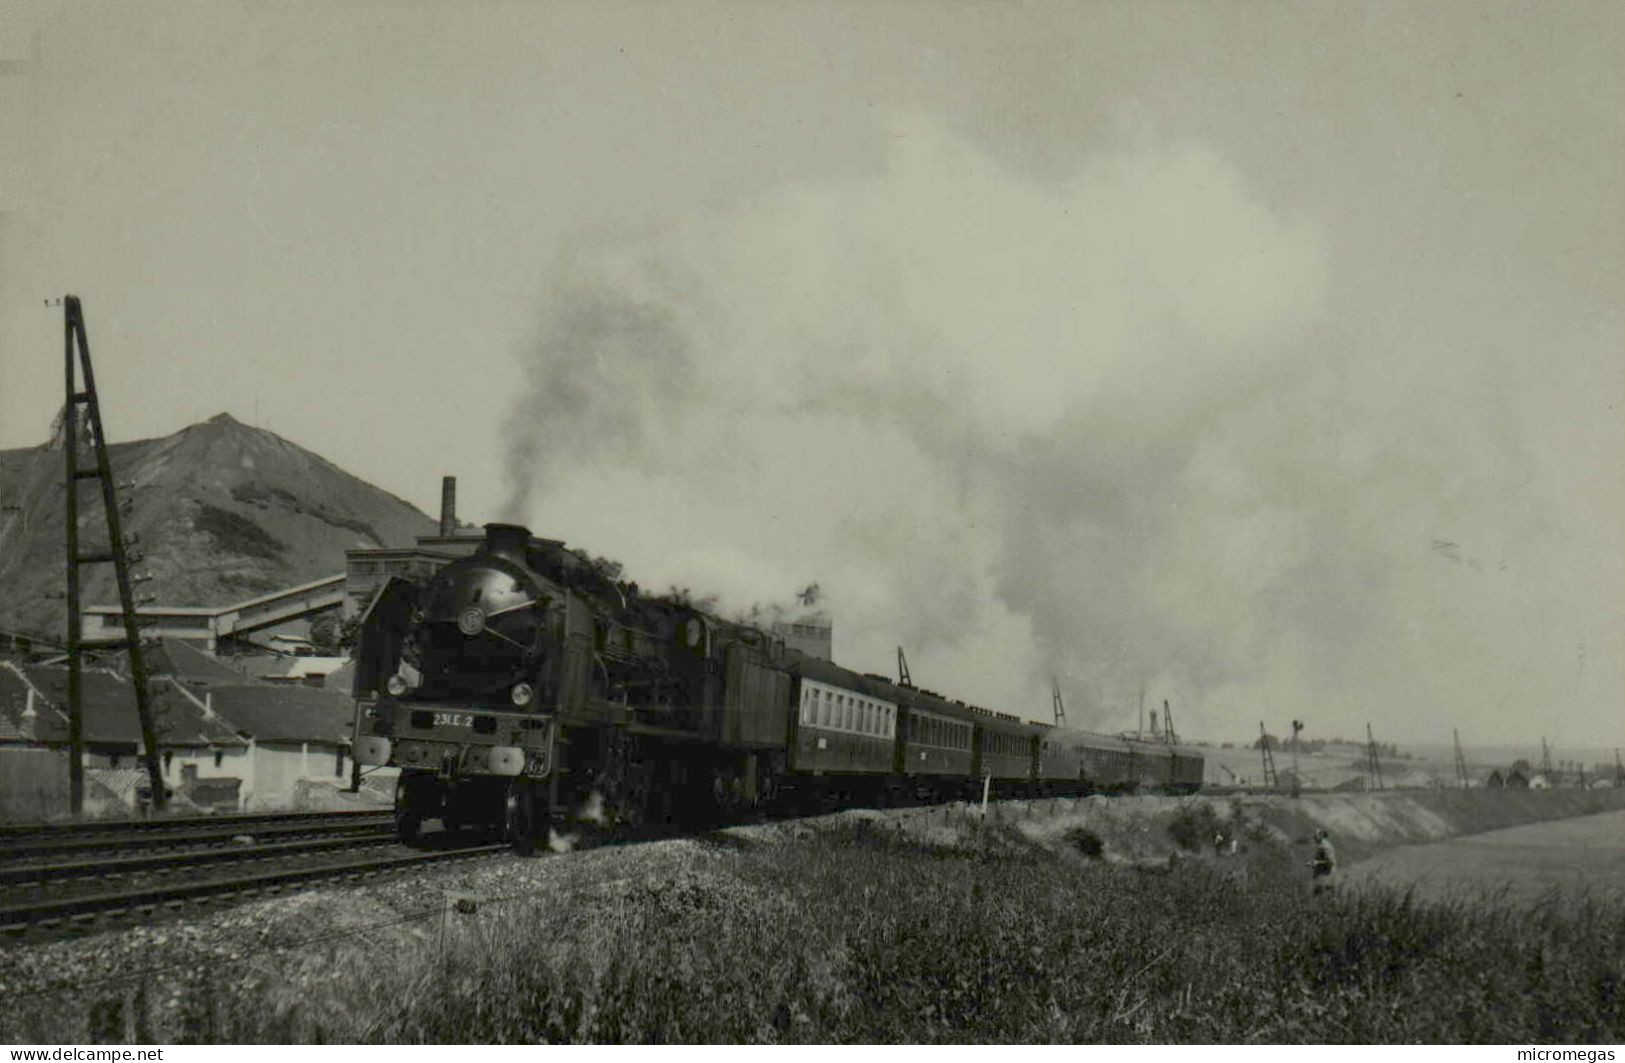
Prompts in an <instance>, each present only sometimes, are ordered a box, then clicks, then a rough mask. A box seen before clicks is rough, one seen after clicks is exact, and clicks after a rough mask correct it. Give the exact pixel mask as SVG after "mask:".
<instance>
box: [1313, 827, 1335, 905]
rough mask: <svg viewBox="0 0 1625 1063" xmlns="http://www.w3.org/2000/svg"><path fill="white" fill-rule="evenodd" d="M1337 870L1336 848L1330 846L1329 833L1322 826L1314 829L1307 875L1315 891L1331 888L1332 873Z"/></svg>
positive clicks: (1322, 891)
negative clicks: (1312, 851) (1313, 840)
mask: <svg viewBox="0 0 1625 1063" xmlns="http://www.w3.org/2000/svg"><path fill="white" fill-rule="evenodd" d="M1336 870H1337V850H1336V849H1334V848H1332V839H1331V835H1329V834H1327V833H1326V830H1325V828H1324V827H1322V828H1320V829H1318V830H1316V831H1315V855H1314V856H1313V857H1312V858H1311V859H1310V860H1309V877H1310V881H1311V882H1312V884H1313V887H1312V888H1313V889H1314V891H1315V892H1316V893H1326V892H1328V891H1329V890H1331V888H1332V875H1333V873H1334V872H1335V871H1336Z"/></svg>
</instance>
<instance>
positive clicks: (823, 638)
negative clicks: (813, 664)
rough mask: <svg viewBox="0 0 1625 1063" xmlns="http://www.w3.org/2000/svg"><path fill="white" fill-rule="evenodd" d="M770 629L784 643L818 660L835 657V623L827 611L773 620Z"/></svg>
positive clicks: (827, 659) (828, 659)
mask: <svg viewBox="0 0 1625 1063" xmlns="http://www.w3.org/2000/svg"><path fill="white" fill-rule="evenodd" d="M770 630H771V631H772V632H773V634H775V635H777V636H779V637H780V638H782V639H784V644H785V645H786V646H788V647H790V648H791V649H793V650H800V651H801V652H802V653H805V654H806V655H807V656H809V657H817V658H819V659H820V660H825V661H830V660H834V659H835V651H834V643H835V624H834V622H833V621H832V620H831V619H830V617H829V614H828V613H824V612H821V611H820V612H814V613H808V614H806V615H804V616H798V617H795V618H793V619H784V620H774V621H773V622H772V624H771V625H770Z"/></svg>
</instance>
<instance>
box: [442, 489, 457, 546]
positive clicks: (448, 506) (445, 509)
mask: <svg viewBox="0 0 1625 1063" xmlns="http://www.w3.org/2000/svg"><path fill="white" fill-rule="evenodd" d="M456 534H457V477H455V476H442V477H441V478H440V537H441V538H442V539H449V538H451V537H452V536H453V535H456Z"/></svg>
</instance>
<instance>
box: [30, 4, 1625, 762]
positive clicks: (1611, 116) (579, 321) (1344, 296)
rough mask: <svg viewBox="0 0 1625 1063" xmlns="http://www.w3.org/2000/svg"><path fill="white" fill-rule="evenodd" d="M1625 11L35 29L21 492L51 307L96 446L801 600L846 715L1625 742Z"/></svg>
mask: <svg viewBox="0 0 1625 1063" xmlns="http://www.w3.org/2000/svg"><path fill="white" fill-rule="evenodd" d="M1622 12H1625V8H1621V7H1620V5H1618V4H1617V3H1613V2H1599V3H1585V4H1581V3H1551V2H1542V3H1530V4H1494V3H1483V2H1473V3H1463V4H1452V3H1429V4H1415V3H1408V2H1407V3H1401V4H1351V3H1347V2H1336V3H1325V4H1321V3H1301V4H1288V3H1263V2H1253V3H1210V4H1197V3H1185V2H1181V3H1157V2H1134V3H1127V2H1124V3H1112V4H1106V3H1099V4H1088V3H1075V2H1068V3H1060V4H1054V5H1041V4H992V3H985V4H983V3H880V4H876V3H865V4H857V5H842V4H832V3H813V2H806V3H776V4H761V3H739V4H714V5H705V4H603V3H592V4H565V3H554V4H496V3H491V4H460V5H448V4H427V3H424V4H406V3H400V4H377V5H374V4H365V3H351V4H343V5H333V4H330V3H326V2H324V3H319V4H309V5H298V4H277V5H270V4H260V5H253V6H235V5H231V4H226V3H218V2H211V3H206V4H196V5H190V4H188V5H179V4H176V5H168V4H109V5H91V4H77V3H76V4H64V5H60V6H57V5H50V4H46V5H30V4H23V5H21V6H20V7H19V6H18V5H16V4H12V5H10V6H9V7H7V8H6V14H4V15H3V16H0V60H4V63H3V65H0V206H3V207H4V210H5V213H3V214H0V446H23V445H30V444H34V443H38V442H40V441H42V440H43V438H44V436H45V434H46V431H47V428H48V425H49V424H50V421H51V418H52V416H53V415H54V413H55V411H56V409H57V407H58V406H59V405H60V402H61V398H62V396H61V386H62V385H61V375H60V366H61V363H60V352H61V314H60V310H56V309H51V308H47V307H46V306H45V305H44V302H45V300H46V299H47V298H51V297H55V296H58V295H60V294H62V293H63V292H66V291H71V292H74V293H76V294H78V295H80V296H81V297H83V299H84V300H85V309H86V314H87V318H88V321H89V326H90V337H91V346H92V351H93V353H94V355H95V358H96V365H97V371H98V384H99V387H100V391H101V396H102V399H103V403H104V410H105V411H106V422H107V425H108V428H109V431H110V433H111V434H112V435H113V436H114V438H115V439H128V438H137V437H143V436H151V435H158V434H164V433H168V432H172V431H174V430H176V429H178V428H180V427H182V426H184V425H186V424H188V423H191V422H193V421H196V420H199V419H202V418H205V417H208V416H210V415H212V414H214V413H217V412H219V411H221V410H227V411H230V412H231V413H232V414H233V415H234V416H236V417H237V418H239V419H240V420H243V421H245V422H255V423H258V424H260V425H261V426H263V427H268V428H270V429H272V430H273V431H276V432H277V433H279V434H281V435H283V436H285V437H287V438H289V439H291V440H293V441H294V442H297V443H300V444H302V445H304V446H306V447H309V448H311V449H313V450H316V451H318V452H320V453H321V454H323V455H325V456H327V457H329V458H331V459H333V460H334V461H336V462H338V463H339V464H340V465H342V466H343V467H345V468H347V469H349V470H350V471H352V472H354V473H356V474H357V475H360V476H362V477H364V478H366V479H368V480H371V481H372V482H374V483H377V484H379V485H380V486H382V487H384V488H386V489H388V490H391V491H393V492H395V493H397V494H399V495H401V496H403V497H405V498H408V499H410V500H412V501H413V502H415V503H417V504H418V505H419V506H421V507H423V508H424V509H425V510H426V511H430V512H433V510H434V508H435V505H436V503H437V495H438V486H439V477H440V475H441V474H443V473H455V474H456V475H457V476H458V477H459V479H460V496H461V508H462V511H463V515H464V516H465V517H468V518H471V519H476V520H483V519H494V518H499V517H506V518H512V519H520V520H523V521H525V522H527V523H529V524H531V525H532V527H533V528H534V529H535V530H536V531H537V532H539V533H543V534H548V535H553V536H558V537H562V538H565V539H567V540H569V541H571V542H572V543H575V544H577V545H581V546H584V547H586V548H588V549H590V550H592V551H594V552H595V553H601V554H607V555H610V556H612V557H616V558H619V559H620V560H622V561H623V562H625V564H626V565H627V567H628V569H629V571H630V572H631V574H632V575H633V576H634V577H635V578H637V579H639V581H640V582H642V583H643V584H644V585H646V586H654V587H664V586H667V585H669V584H673V583H675V584H681V585H687V586H690V587H692V588H694V589H695V590H697V591H714V592H717V593H719V594H721V595H722V599H723V602H724V603H725V604H726V605H728V606H729V607H733V608H740V607H744V606H748V605H749V604H751V603H752V602H754V601H760V600H767V599H783V598H786V597H787V596H788V595H789V594H790V593H791V592H792V591H793V590H795V589H796V588H798V587H800V586H803V585H805V584H806V583H808V582H810V581H813V580H817V581H819V582H820V583H821V584H822V585H823V587H824V588H825V589H826V590H827V591H828V592H829V595H830V602H831V605H832V607H833V609H834V611H835V615H836V623H837V635H836V648H837V655H838V656H839V657H840V658H841V659H842V660H843V662H844V663H848V664H850V665H852V666H854V667H856V668H859V669H860V670H867V671H883V672H889V671H891V668H892V654H893V648H894V647H895V646H896V645H897V644H899V643H901V644H903V645H905V646H906V647H907V648H908V651H909V657H910V662H911V664H912V666H913V672H914V676H915V678H916V680H917V681H919V682H921V683H923V684H924V685H927V686H930V687H933V688H935V689H938V690H942V691H947V692H952V693H955V694H960V695H962V696H964V697H966V698H968V699H970V700H974V701H978V702H980V703H983V704H988V705H991V706H996V707H999V708H1004V709H1007V710H1009V711H1014V712H1018V713H1021V714H1024V715H1028V716H1033V717H1042V716H1044V715H1046V714H1047V713H1048V708H1049V699H1048V684H1049V679H1048V677H1049V676H1050V675H1051V674H1052V673H1053V674H1057V675H1059V676H1060V678H1061V682H1062V684H1063V687H1064V688H1065V689H1066V691H1067V693H1068V704H1069V709H1070V710H1071V714H1072V717H1073V719H1074V721H1075V722H1083V723H1086V724H1089V725H1091V726H1094V727H1097V728H1102V729H1118V728H1122V727H1127V726H1132V725H1133V723H1134V719H1135V716H1136V713H1137V708H1138V705H1139V702H1140V696H1141V695H1140V692H1141V689H1142V687H1143V688H1144V690H1145V691H1146V700H1147V702H1148V703H1149V704H1157V703H1160V701H1161V699H1162V698H1165V697H1166V698H1169V699H1171V700H1172V701H1173V703H1174V706H1175V710H1176V713H1177V717H1178V722H1179V723H1180V724H1181V728H1182V730H1183V731H1184V732H1185V733H1187V734H1192V735H1208V736H1211V737H1214V738H1243V737H1246V736H1247V735H1248V734H1249V733H1253V732H1255V731H1256V727H1257V722H1258V720H1259V719H1260V718H1262V719H1265V720H1266V721H1268V722H1269V723H1270V726H1271V728H1272V730H1282V729H1284V728H1285V726H1286V721H1287V720H1289V719H1291V718H1292V717H1298V718H1302V719H1304V720H1306V721H1307V722H1308V724H1309V731H1308V733H1309V734H1310V735H1311V736H1319V737H1329V736H1332V735H1335V734H1344V735H1354V734H1363V731H1364V727H1365V724H1366V722H1367V721H1369V722H1370V723H1371V724H1372V726H1373V728H1374V729H1375V731H1376V732H1377V734H1378V736H1379V737H1382V738H1387V739H1395V740H1401V741H1405V740H1441V739H1443V740H1448V736H1449V732H1450V728H1452V727H1459V728H1460V729H1461V731H1462V734H1463V737H1464V739H1467V740H1469V741H1475V742H1538V738H1539V736H1540V735H1541V734H1545V735H1546V736H1547V737H1549V738H1551V739H1552V740H1553V741H1554V742H1559V743H1562V744H1565V745H1591V744H1616V743H1620V744H1625V554H1622V550H1621V547H1622V544H1625V537H1622V534H1621V533H1622V531H1625V472H1622V469H1625V462H1622V458H1625V427H1622V421H1621V414H1620V404H1621V399H1622V398H1625V356H1622V350H1625V347H1622V341H1625V310H1622V292H1625V276H1622V268H1621V267H1622V264H1625V210H1622V207H1625V204H1622V196H1621V186H1620V175H1621V174H1622V173H1625V118H1622V116H1625V75H1622V73H1621V70H1620V65H1621V64H1620V62H1619V56H1620V55H1621V54H1625V14H1622ZM336 563H337V559H335V564H336Z"/></svg>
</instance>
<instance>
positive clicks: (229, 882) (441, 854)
mask: <svg viewBox="0 0 1625 1063" xmlns="http://www.w3.org/2000/svg"><path fill="white" fill-rule="evenodd" d="M346 842H349V839H332V840H329V841H328V843H327V847H328V849H329V850H338V849H339V848H340V846H341V845H342V844H343V843H346ZM335 843H337V844H335ZM374 844H375V845H376V846H378V847H385V846H387V848H388V851H386V852H378V853H374V854H372V855H369V856H365V857H355V856H353V855H352V856H349V857H348V858H345V859H338V860H329V859H323V860H321V861H320V862H319V863H315V864H312V863H310V862H308V860H307V859H304V858H307V857H309V856H310V855H311V854H312V853H313V852H314V851H315V850H313V849H311V847H310V845H309V843H295V844H293V845H288V846H282V847H277V848H279V849H280V850H281V851H278V852H267V851H264V849H270V848H272V847H263V849H262V850H261V851H258V852H256V851H255V850H253V849H245V850H243V851H241V852H240V853H238V852H229V851H228V852H225V853H209V854H206V855H207V856H209V857H212V858H217V857H223V856H235V857H237V859H236V860H235V861H233V860H229V859H218V858H217V859H211V860H208V861H201V863H205V864H208V865H209V866H211V867H213V868H214V869H216V870H224V871H225V872H226V873H225V874H214V875H207V876H205V877H202V878H195V877H192V876H189V875H182V876H181V880H180V881H175V880H174V878H175V876H174V875H168V876H166V878H167V879H168V880H166V881H161V882H152V881H138V882H125V883H123V884H120V885H118V886H114V885H112V884H110V883H108V882H107V878H108V877H109V875H110V874H113V873H118V874H125V875H127V874H130V873H131V871H132V870H133V869H123V870H122V871H121V870H119V869H118V868H117V867H116V864H117V862H116V861H115V862H104V863H103V864H102V866H101V868H100V869H99V870H97V869H96V868H95V867H94V865H95V863H96V862H94V861H91V862H81V863H80V864H78V865H56V866H55V867H50V868H47V869H33V870H35V871H38V870H46V871H48V877H47V878H46V879H44V880H35V881H34V883H33V884H34V885H35V886H36V887H37V886H38V885H39V883H40V882H41V881H43V882H44V883H45V884H46V885H47V886H48V887H49V888H47V889H43V890H42V889H38V888H36V889H34V890H31V891H30V892H29V893H28V894H24V895H18V894H17V893H15V892H13V891H12V890H11V889H6V890H0V934H5V935H8V936H16V935H20V934H25V933H27V932H29V931H32V930H60V929H63V928H70V927H71V928H90V927H92V926H99V925H101V924H102V923H103V922H104V921H107V920H116V919H121V918H129V917H150V916H152V915H155V914H157V913H158V912H159V911H160V910H169V909H179V908H181V907H183V906H185V905H187V904H190V903H195V902H201V901H216V900H222V899H228V898H229V899H245V898H251V897H254V896H257V895H261V894H265V893H276V892H280V891H282V890H285V889H289V888H293V887H298V886H302V885H306V884H309V883H313V882H321V881H343V880H347V879H359V878H365V877H370V876H372V875H377V874H383V873H387V872H390V871H396V870H401V869H404V868H409V867H419V866H427V865H430V864H438V863H444V862H447V861H453V860H466V859H470V858H473V857H482V856H491V855H495V854H498V853H506V852H511V851H512V850H511V849H510V848H509V846H507V845H498V844H472V845H462V846H455V847H447V848H444V849H438V850H431V851H428V852H414V851H405V850H402V849H401V848H400V847H399V846H397V845H395V844H394V843H393V842H385V841H378V842H376V843H374ZM296 849H297V850H299V851H295V850H296ZM199 855H205V854H199ZM323 855H324V856H326V855H331V853H325V854H323ZM290 858H291V859H292V863H291V865H288V866H280V867H276V868H271V869H265V868H263V867H257V866H256V867H253V868H252V869H245V868H243V867H241V866H239V865H241V864H242V863H243V862H244V861H246V862H247V863H248V864H250V865H254V864H258V863H259V862H261V861H266V860H288V859H290ZM149 859H156V858H137V859H136V860H133V861H126V863H144V862H146V861H147V860H149ZM87 863H88V864H89V865H91V866H90V867H86V866H85V865H86V864H87ZM6 870H7V873H8V874H10V873H13V872H21V871H23V870H26V869H6ZM143 870H145V869H143ZM58 876H63V877H65V878H67V879H72V880H76V881H77V882H78V883H79V884H81V885H86V884H88V887H89V888H82V889H72V890H66V891H64V890H63V889H61V888H60V884H61V882H62V881H63V877H58Z"/></svg>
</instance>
